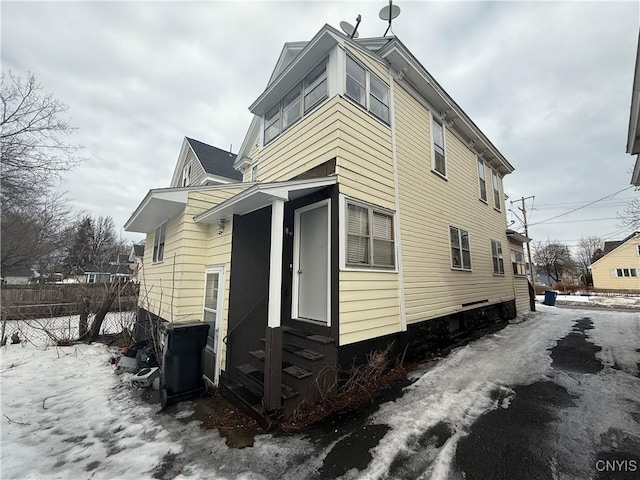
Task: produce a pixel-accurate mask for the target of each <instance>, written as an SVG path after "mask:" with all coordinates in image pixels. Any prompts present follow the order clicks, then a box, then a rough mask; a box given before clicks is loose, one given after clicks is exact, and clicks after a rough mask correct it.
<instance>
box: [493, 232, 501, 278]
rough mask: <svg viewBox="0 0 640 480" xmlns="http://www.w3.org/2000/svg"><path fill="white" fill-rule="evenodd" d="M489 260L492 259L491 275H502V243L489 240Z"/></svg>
mask: <svg viewBox="0 0 640 480" xmlns="http://www.w3.org/2000/svg"><path fill="white" fill-rule="evenodd" d="M491 258H492V259H493V274H494V275H504V259H503V258H502V243H500V242H498V241H497V240H491Z"/></svg>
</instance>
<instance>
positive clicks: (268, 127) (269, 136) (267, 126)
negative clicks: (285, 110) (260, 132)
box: [264, 104, 280, 144]
mask: <svg viewBox="0 0 640 480" xmlns="http://www.w3.org/2000/svg"><path fill="white" fill-rule="evenodd" d="M278 135H280V104H278V105H276V106H275V107H273V108H272V109H271V110H269V111H268V112H267V113H266V115H265V116H264V143H265V144H267V143H269V142H270V141H271V140H273V139H274V138H276V137H277V136H278Z"/></svg>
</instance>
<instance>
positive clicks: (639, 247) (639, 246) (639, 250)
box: [636, 243, 640, 255]
mask: <svg viewBox="0 0 640 480" xmlns="http://www.w3.org/2000/svg"><path fill="white" fill-rule="evenodd" d="M636 247H638V255H640V243H639V244H638V245H636Z"/></svg>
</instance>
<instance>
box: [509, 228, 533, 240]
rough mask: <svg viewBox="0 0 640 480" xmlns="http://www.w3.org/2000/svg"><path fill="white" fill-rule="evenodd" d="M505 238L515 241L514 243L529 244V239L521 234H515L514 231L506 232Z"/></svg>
mask: <svg viewBox="0 0 640 480" xmlns="http://www.w3.org/2000/svg"><path fill="white" fill-rule="evenodd" d="M507 238H508V239H509V240H515V241H516V242H521V243H529V242H530V241H531V239H530V238H529V237H526V236H524V235H522V234H521V233H518V232H516V231H515V230H507Z"/></svg>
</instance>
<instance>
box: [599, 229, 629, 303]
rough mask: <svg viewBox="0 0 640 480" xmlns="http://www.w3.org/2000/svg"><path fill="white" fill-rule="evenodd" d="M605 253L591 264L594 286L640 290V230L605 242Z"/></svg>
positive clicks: (609, 288)
mask: <svg viewBox="0 0 640 480" xmlns="http://www.w3.org/2000/svg"><path fill="white" fill-rule="evenodd" d="M603 251H604V255H603V256H602V257H600V258H599V259H598V260H596V261H595V262H593V263H592V264H591V274H592V275H593V287H594V288H602V289H607V290H633V291H638V292H640V232H634V233H632V234H631V235H629V236H628V237H627V238H625V239H624V240H620V241H615V242H604V249H603Z"/></svg>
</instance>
